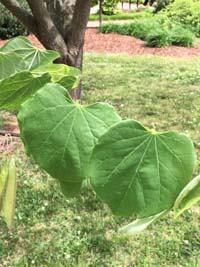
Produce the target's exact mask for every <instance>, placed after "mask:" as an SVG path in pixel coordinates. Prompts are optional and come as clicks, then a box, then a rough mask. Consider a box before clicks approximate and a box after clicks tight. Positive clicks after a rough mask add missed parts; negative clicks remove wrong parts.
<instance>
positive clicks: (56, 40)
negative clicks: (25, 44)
mask: <svg viewBox="0 0 200 267" xmlns="http://www.w3.org/2000/svg"><path fill="white" fill-rule="evenodd" d="M27 2H28V4H29V6H30V9H31V11H32V13H33V16H34V18H35V20H36V21H37V26H38V29H37V32H38V36H39V40H40V41H41V43H42V44H43V45H44V46H45V47H46V48H47V49H53V50H56V51H58V52H59V53H60V54H62V55H63V54H67V46H66V44H65V41H64V39H63V37H62V35H61V34H60V33H59V31H58V29H57V28H56V26H55V24H54V22H53V20H52V19H51V16H50V14H49V12H48V10H47V7H46V4H45V2H44V1H43V0H37V1H36V0H27Z"/></svg>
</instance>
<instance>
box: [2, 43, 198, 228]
mask: <svg viewBox="0 0 200 267" xmlns="http://www.w3.org/2000/svg"><path fill="white" fill-rule="evenodd" d="M22 41H24V43H25V44H26V40H25V39H23V40H22V39H19V38H17V39H15V40H13V41H12V42H13V43H12V42H11V43H9V44H7V45H6V48H5V47H4V49H6V51H10V53H13V48H14V47H15V48H16V51H17V49H18V48H19V46H21V42H22ZM18 42H19V44H18ZM14 44H15V45H14ZM26 45H28V44H26ZM29 46H30V47H31V49H32V50H33V47H32V46H31V44H29ZM9 49H10V50H9ZM32 50H31V51H32ZM50 52H51V51H49V53H50ZM20 53H21V56H23V57H22V58H23V59H24V61H25V65H26V66H27V64H28V67H29V68H28V69H30V70H31V69H33V66H34V68H36V67H38V64H39V65H41V66H42V65H43V66H45V64H46V61H47V60H48V61H50V63H51V60H52V59H51V56H49V57H48V55H46V53H47V54H48V51H43V53H44V54H43V53H42V52H41V51H40V53H41V55H40V57H37V53H38V52H37V53H36V54H34V53H31V55H32V54H33V55H32V60H30V58H29V57H27V55H29V53H30V51H28V54H27V52H26V55H25V54H24V53H25V52H24V51H23V50H22V51H21V49H20ZM52 53H53V52H52ZM26 57H27V61H26ZM38 59H40V60H41V63H40V61H39V60H38ZM34 60H36V63H35V62H33V61H34ZM2 62H3V64H4V62H6V58H5V59H4V60H3V61H2ZM37 63H38V64H37ZM48 63H49V62H48ZM17 74H18V73H17ZM45 74H48V75H49V77H50V79H51V78H52V77H51V76H52V75H51V71H50V72H49V73H44V74H43V75H45ZM4 75H5V76H6V75H7V72H5V73H4ZM23 75H25V74H23ZM50 75H51V76H50ZM14 76H16V74H14ZM11 77H12V76H11ZM56 77H57V75H56ZM3 78H5V77H3ZM54 79H55V78H54ZM55 82H56V83H48V84H46V85H45V86H44V84H43V85H42V86H41V88H40V89H39V90H38V86H37V87H36V88H34V85H33V86H32V88H33V89H32V90H33V91H32V92H31V93H30V92H29V91H30V89H29V87H28V95H27V92H26V88H25V89H23V90H22V88H20V91H21V92H23V91H25V92H26V97H25V98H24V97H22V93H21V92H20V96H21V97H20V101H21V102H20V104H22V105H21V108H20V111H19V114H18V121H19V126H20V135H21V138H22V141H23V143H24V145H25V148H26V151H27V153H28V154H29V155H31V156H33V158H34V159H35V161H36V162H37V163H38V165H39V166H40V167H41V168H43V169H44V170H46V171H47V172H48V173H49V174H50V175H51V176H52V177H54V178H56V179H57V180H58V181H59V182H60V185H61V188H62V191H63V193H64V194H65V196H67V197H72V196H76V195H77V194H79V193H80V191H81V188H82V186H83V184H84V183H85V182H86V181H87V180H89V181H90V183H91V185H92V187H93V189H94V190H95V192H96V193H97V194H98V195H99V196H100V198H101V199H102V200H103V201H104V202H105V203H107V204H108V206H109V207H110V208H111V210H112V212H113V213H114V214H116V215H120V216H125V217H131V216H136V217H137V219H144V218H145V219H146V220H141V221H140V228H142V229H145V227H147V226H148V225H149V222H153V221H154V219H153V220H152V216H155V217H156V218H157V217H158V216H160V215H159V214H160V213H161V214H164V213H165V211H166V212H168V211H169V210H170V209H172V208H173V205H174V202H175V201H176V198H177V196H178V194H179V193H180V192H181V191H182V190H183V189H184V187H185V186H187V184H188V183H189V182H190V180H191V178H192V175H193V171H194V166H195V160H196V156H195V151H194V147H193V144H192V142H191V140H190V139H189V138H188V137H187V136H186V135H183V134H180V133H178V132H175V131H168V132H164V133H162V132H160V133H159V132H156V131H155V130H154V129H152V130H151V129H148V128H146V127H144V126H143V125H142V124H140V123H139V122H137V121H135V120H124V121H121V119H120V117H119V116H118V115H117V113H116V112H115V110H114V109H113V108H112V107H110V106H108V105H107V104H103V103H96V104H92V105H89V106H85V105H80V104H79V103H76V102H74V101H73V100H72V99H71V97H70V96H69V94H68V91H67V90H66V88H64V87H63V86H61V85H59V84H58V83H59V78H58V81H56V80H55ZM69 82H71V80H70V81H69ZM18 83H20V80H19V81H18ZM12 84H13V83H10V84H8V85H7V88H6V90H4V95H3V100H2V104H1V108H5V107H6V108H11V109H14V108H16V107H17V108H18V107H19V102H18V101H17V104H16V96H17V93H18V94H19V92H18V90H15V93H14V94H13V93H12V94H11V95H10V91H13V86H12ZM3 89H4V87H3ZM13 95H14V97H13ZM28 98H29V99H28ZM26 99H28V100H27V101H26ZM80 128H81V129H82V130H81V131H80ZM111 192H112V193H111ZM195 197H196V196H195ZM149 220H150V221H149ZM146 221H148V223H146ZM133 228H134V232H137V229H138V223H137V224H133V225H132V229H133ZM140 228H139V230H140Z"/></svg>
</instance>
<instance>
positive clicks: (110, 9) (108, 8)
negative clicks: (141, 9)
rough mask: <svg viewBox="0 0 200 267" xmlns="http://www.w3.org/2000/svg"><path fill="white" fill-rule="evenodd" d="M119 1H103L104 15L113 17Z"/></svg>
mask: <svg viewBox="0 0 200 267" xmlns="http://www.w3.org/2000/svg"><path fill="white" fill-rule="evenodd" d="M118 3H119V0H104V1H103V13H104V14H106V15H113V14H114V13H115V10H116V8H117V4H118Z"/></svg>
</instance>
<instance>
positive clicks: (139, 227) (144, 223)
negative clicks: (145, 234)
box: [119, 210, 167, 235]
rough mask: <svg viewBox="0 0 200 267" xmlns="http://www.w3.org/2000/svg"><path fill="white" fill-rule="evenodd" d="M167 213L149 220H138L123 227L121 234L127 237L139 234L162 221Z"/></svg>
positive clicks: (148, 218) (163, 212) (159, 214)
mask: <svg viewBox="0 0 200 267" xmlns="http://www.w3.org/2000/svg"><path fill="white" fill-rule="evenodd" d="M166 213H167V211H166V210H164V211H162V212H160V213H158V214H156V215H153V216H150V217H147V218H142V219H137V220H135V221H133V222H132V223H129V224H128V225H125V226H123V227H121V228H120V229H119V233H121V234H127V235H133V234H139V233H140V232H142V231H143V230H145V229H146V228H147V227H148V226H149V225H151V224H152V223H154V222H155V221H157V220H158V219H160V218H161V217H162V216H163V215H165V214H166Z"/></svg>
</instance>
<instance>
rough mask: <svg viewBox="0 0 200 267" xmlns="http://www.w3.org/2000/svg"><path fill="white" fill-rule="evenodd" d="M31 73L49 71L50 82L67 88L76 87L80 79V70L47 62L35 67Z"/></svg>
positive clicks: (38, 73) (37, 73)
mask: <svg viewBox="0 0 200 267" xmlns="http://www.w3.org/2000/svg"><path fill="white" fill-rule="evenodd" d="M32 73H33V74H34V75H41V74H44V73H49V75H50V76H51V81H52V82H55V83H59V84H60V85H62V86H63V87H65V88H66V89H67V90H71V89H73V88H75V87H77V85H78V83H79V81H80V70H79V69H77V68H74V67H70V66H67V65H64V64H49V65H47V66H43V67H40V68H37V69H36V70H34V71H33V72H32Z"/></svg>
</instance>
